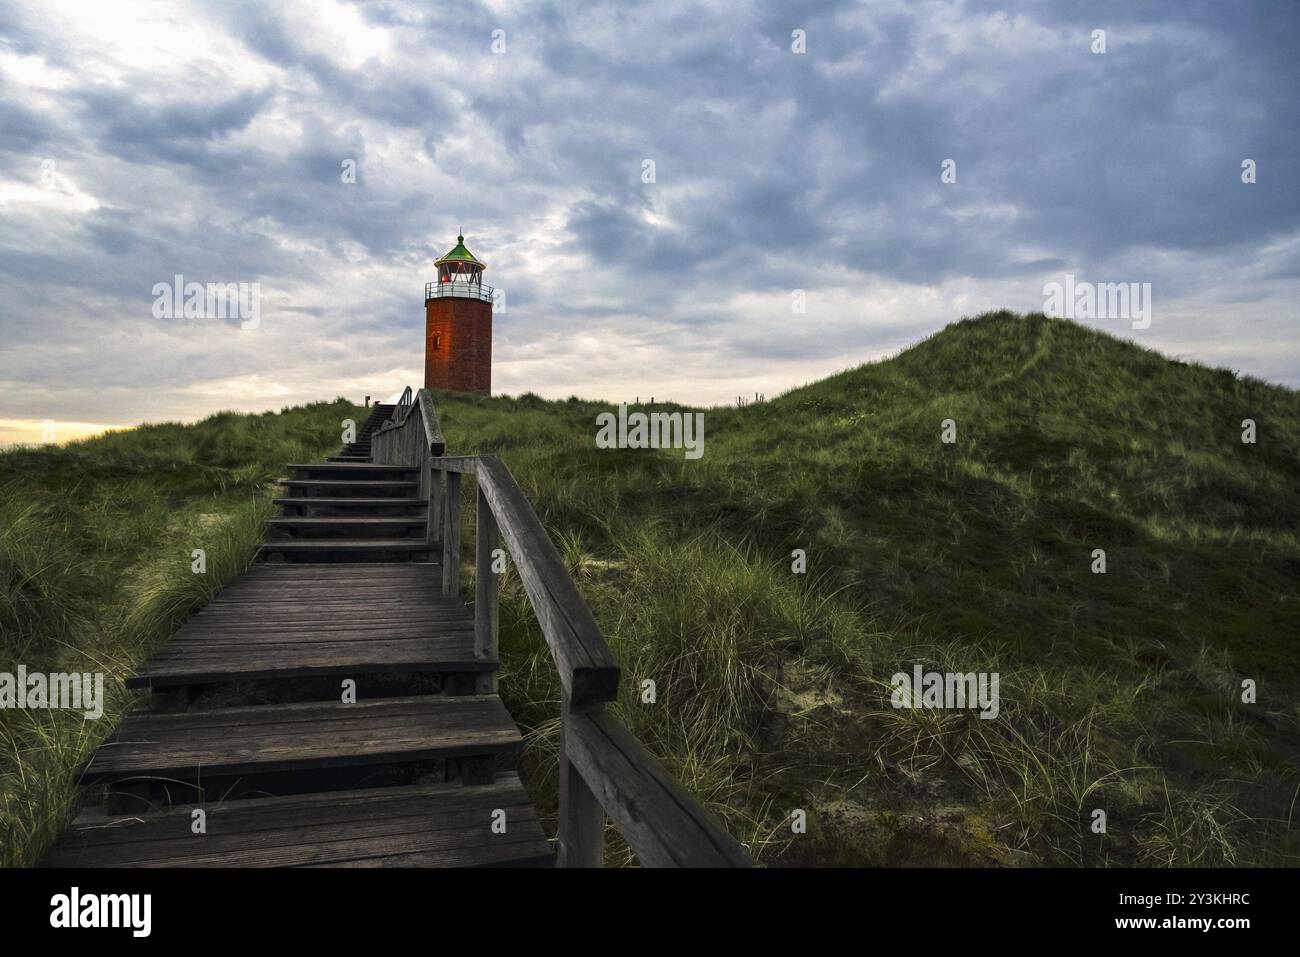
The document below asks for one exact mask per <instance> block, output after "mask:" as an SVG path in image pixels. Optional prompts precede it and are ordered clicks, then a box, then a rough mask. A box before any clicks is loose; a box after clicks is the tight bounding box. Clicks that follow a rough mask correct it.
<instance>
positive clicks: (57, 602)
mask: <svg viewBox="0 0 1300 957" xmlns="http://www.w3.org/2000/svg"><path fill="white" fill-rule="evenodd" d="M437 406H438V411H439V415H440V417H441V419H442V423H443V427H444V430H445V431H446V434H447V440H448V449H449V452H451V453H455V454H470V453H474V452H494V453H497V454H499V455H501V456H502V458H503V459H504V460H505V461H506V463H507V464H508V465H509V467H510V468H511V470H512V471H513V473H514V474H515V476H516V478H517V479H518V480H519V482H520V484H521V485H522V486H523V488H524V491H525V493H526V494H527V495H528V496H529V498H530V499H531V501H532V502H533V503H534V506H535V508H536V509H537V511H538V514H539V515H540V516H541V517H542V520H543V521H544V523H545V524H546V525H547V527H548V528H549V529H550V531H551V534H552V537H553V538H554V539H555V540H556V542H557V544H558V545H559V546H560V549H561V552H562V554H563V555H564V556H565V558H566V561H567V562H568V564H569V565H570V568H571V570H572V571H573V574H574V576H575V579H576V580H577V581H578V584H579V587H580V588H581V590H582V591H583V594H584V595H585V596H586V597H587V600H588V601H589V603H590V604H591V606H592V609H593V611H594V613H595V615H596V618H597V620H598V621H599V622H600V624H601V625H602V627H603V628H604V630H605V631H606V633H607V635H608V636H609V639H610V643H611V645H612V647H613V648H614V650H615V653H616V654H617V655H618V656H619V658H620V660H621V661H622V662H623V664H624V667H625V679H624V691H623V697H622V700H621V701H620V702H619V705H618V710H619V712H620V714H621V716H622V718H623V719H624V720H625V721H626V722H627V723H628V724H629V726H630V727H632V729H633V730H634V731H635V732H636V733H637V734H638V735H639V736H640V737H641V738H642V740H643V741H645V742H646V743H647V744H648V745H649V746H650V747H651V748H652V749H653V750H655V751H656V752H657V753H658V754H660V755H661V757H663V759H664V760H665V763H667V764H668V766H669V767H670V768H671V769H672V770H673V771H674V772H675V773H677V774H678V775H679V776H680V777H681V779H682V780H683V781H685V782H686V783H687V784H688V786H689V787H691V788H692V789H693V790H695V792H696V793H697V794H699V795H700V796H701V797H702V798H703V799H704V800H706V801H708V802H709V803H710V805H711V806H712V807H713V808H714V809H715V810H717V811H718V813H719V814H720V815H722V816H723V817H724V818H725V819H726V820H727V822H728V825H729V826H730V827H731V828H732V830H733V832H734V833H736V834H738V835H739V836H740V837H742V839H744V840H747V841H749V842H751V845H752V846H753V847H754V849H755V850H756V852H757V853H758V854H759V855H760V860H762V861H764V862H766V863H771V864H888V865H895V864H925V863H941V864H989V863H1001V864H1035V863H1053V864H1082V865H1097V864H1156V865H1167V864H1169V865H1187V864H1220V863H1222V864H1277V863H1296V862H1298V861H1300V821H1297V820H1296V817H1295V811H1296V807H1297V803H1298V801H1297V798H1298V795H1300V770H1297V769H1300V735H1298V732H1300V705H1298V704H1297V703H1296V702H1297V701H1300V698H1298V697H1297V695H1296V692H1297V690H1300V689H1298V688H1297V685H1298V684H1300V678H1298V677H1297V674H1298V672H1297V668H1296V664H1297V662H1298V660H1300V650H1298V649H1297V646H1296V642H1297V636H1298V635H1300V542H1298V541H1297V534H1296V529H1297V517H1300V483H1297V482H1296V476H1297V475H1300V396H1297V394H1296V393H1295V392H1293V391H1290V390H1287V389H1283V388H1280V387H1277V386H1272V385H1268V384H1266V383H1262V382H1259V381H1256V380H1252V379H1249V378H1241V377H1238V376H1236V375H1235V374H1233V373H1231V372H1229V371H1226V370H1214V369H1207V368H1204V367H1200V366H1196V365H1187V364H1183V363H1178V362H1173V361H1170V360H1168V359H1166V358H1163V357H1161V356H1159V355H1157V354H1155V353H1152V352H1148V351H1144V350H1142V349H1140V348H1138V347H1136V346H1134V345H1132V344H1129V343H1125V342H1122V341H1119V340H1116V339H1113V338H1110V337H1107V336H1104V335H1101V334H1099V333H1096V332H1093V331H1090V330H1087V329H1085V328H1082V327H1079V326H1075V325H1073V324H1071V323H1067V322H1064V321H1059V320H1050V319H1046V318H1044V317H1042V316H1025V317H1021V316H1016V315H1012V314H1009V313H997V314H991V315H986V316H981V317H979V318H977V319H973V320H966V321H963V322H960V323H957V324H955V325H953V326H950V327H949V328H947V329H945V330H944V331H943V332H941V333H939V334H938V335H936V336H934V337H932V338H930V339H928V340H926V341H924V342H922V343H920V344H918V345H917V346H915V347H913V348H911V349H909V350H907V351H905V352H903V353H902V354H900V355H899V356H897V357H895V358H893V359H891V360H888V361H885V362H880V363H874V364H870V365H865V366H861V367H859V368H856V369H852V370H850V371H847V372H844V373H841V374H840V375H837V376H834V377H832V378H830V379H826V380H824V381H821V382H818V383H815V384H813V385H810V386H807V387H805V388H801V389H796V390H794V391H792V392H789V393H787V394H785V395H783V396H781V397H779V398H777V399H774V400H772V401H768V402H765V403H761V404H755V405H751V406H746V407H743V408H724V409H711V410H706V411H705V425H706V430H705V454H704V456H703V457H702V458H700V459H698V460H694V461H692V460H686V459H685V458H684V456H683V455H682V453H681V452H680V451H676V452H674V451H671V450H660V451H648V450H647V451H639V450H602V449H597V448H596V447H595V444H594V436H595V432H596V421H595V417H596V415H597V413H598V412H602V411H606V410H608V408H609V406H608V404H606V403H597V402H587V401H580V400H577V399H570V400H568V401H562V402H546V401H543V400H541V399H538V398H536V397H534V396H522V397H517V398H511V397H497V398H490V399H489V398H475V397H466V396H453V395H445V396H440V397H439V398H438V401H437ZM656 408H657V409H660V410H663V409H665V408H666V407H664V406H658V407H656ZM349 414H351V415H353V416H354V417H357V416H359V415H360V410H357V409H356V408H355V407H352V406H348V405H347V404H346V403H344V402H342V401H341V400H340V401H339V402H336V403H333V404H320V405H317V406H312V407H308V408H306V409H297V410H287V411H286V412H285V413H283V414H281V415H267V416H254V417H239V416H229V415H222V416H217V417H214V418H213V419H209V420H206V421H205V422H203V423H199V424H198V425H195V426H190V427H181V426H160V427H147V428H142V429H139V430H135V431H132V432H128V433H123V434H120V435H115V436H109V437H105V438H102V439H96V440H91V441H89V442H85V443H79V444H78V445H74V446H70V447H68V448H65V449H42V450H32V451H19V452H11V453H6V454H3V455H0V486H4V490H5V493H6V494H4V497H3V501H4V503H5V504H4V505H3V508H4V509H5V513H4V515H3V516H0V536H2V537H0V588H2V589H3V593H2V594H0V616H7V617H0V625H2V626H3V630H4V634H5V636H6V638H5V644H4V654H5V657H6V659H7V660H20V659H19V658H16V657H13V656H14V655H16V654H18V653H19V652H21V653H22V654H24V655H26V657H23V658H21V660H24V661H26V662H27V663H28V664H29V666H32V667H35V664H34V662H36V661H44V660H51V661H53V660H61V659H60V658H59V656H60V655H72V656H74V657H75V656H77V655H89V654H92V653H93V654H95V655H97V656H98V658H99V659H103V658H104V657H105V656H108V657H110V658H111V659H112V662H113V673H115V674H121V673H124V672H125V671H126V670H129V666H130V663H131V662H132V661H133V660H136V659H137V657H138V656H139V655H141V654H142V653H143V649H144V648H146V647H148V646H149V645H150V643H151V642H156V641H157V640H159V638H160V637H162V636H165V634H166V633H167V631H168V629H169V628H170V626H171V624H172V623H173V622H174V621H175V620H176V618H177V617H178V616H180V615H183V614H185V613H187V612H188V611H189V610H190V609H191V608H193V607H196V606H197V605H198V604H199V603H201V602H202V601H203V600H204V594H203V593H202V592H201V591H198V592H196V591H195V589H196V588H198V587H199V586H196V585H194V584H193V582H192V579H193V578H194V576H190V575H188V574H181V572H182V571H183V572H186V573H187V572H188V555H189V548H190V547H199V546H197V545H193V546H192V545H191V543H192V542H193V541H194V540H195V537H196V536H195V530H196V529H202V528H208V529H215V528H221V529H225V530H227V531H226V533H225V534H226V538H225V539H224V545H221V546H219V547H218V551H220V552H222V553H223V554H228V555H229V556H230V558H229V560H228V561H227V562H226V565H225V570H224V571H222V572H221V573H220V574H219V575H216V576H209V580H208V581H207V582H206V584H204V585H203V586H202V588H207V589H211V588H212V587H214V586H215V585H216V584H217V583H218V582H219V581H220V580H221V576H222V575H227V576H228V575H229V574H233V573H234V572H235V571H237V569H238V567H239V566H240V564H241V562H242V561H244V560H246V558H247V554H248V553H249V552H250V551H251V547H252V542H253V541H255V539H256V525H257V521H258V520H259V519H260V516H261V515H262V514H265V509H266V501H267V496H268V490H267V488H266V486H265V483H266V482H267V481H269V479H270V478H273V477H274V474H276V472H277V470H278V468H279V466H281V465H282V464H283V463H285V462H288V461H293V460H300V461H301V460H304V459H305V460H308V461H310V460H311V458H313V457H318V456H319V455H320V454H322V453H323V452H324V450H325V449H326V448H328V447H329V446H331V445H334V444H336V439H337V434H338V430H339V420H340V419H341V418H343V417H345V416H346V415H349ZM1246 418H1251V419H1254V420H1255V422H1256V423H1257V428H1258V441H1257V442H1256V443H1255V444H1253V445H1248V444H1243V443H1242V441H1241V433H1242V426H1241V423H1242V420H1243V419H1246ZM945 419H952V420H953V421H954V422H955V425H956V430H957V441H956V442H955V444H951V445H949V444H944V443H942V442H941V441H940V428H941V423H942V422H943V421H944V420H945ZM159 430H161V431H159ZM70 493H71V494H70ZM74 502H79V503H81V504H71V503H74ZM139 502H143V503H144V506H143V507H139V506H138V505H137V504H136V503H139ZM204 516H208V518H204ZM212 516H217V517H216V518H213V517H212ZM205 523H206V524H205ZM14 529H18V530H19V531H18V532H15V531H13V530H14ZM24 530H25V531H24ZM466 539H467V540H468V541H472V540H473V539H472V535H471V534H468V531H467V535H466ZM1098 548H1101V549H1104V550H1105V552H1106V564H1107V568H1106V573H1105V574H1094V573H1093V572H1092V570H1091V569H1092V565H1093V561H1094V559H1093V550H1094V549H1098ZM795 549H803V550H804V551H805V552H806V554H807V561H808V570H807V573H806V574H795V573H794V572H793V571H792V568H791V565H792V561H791V553H792V551H793V550H795ZM211 561H212V558H211V555H210V557H209V562H210V563H211ZM169 563H170V564H169ZM15 569H18V571H17V572H15ZM31 570H37V571H36V572H32V571H31ZM29 572H30V573H29ZM15 582H18V583H19V584H15ZM32 582H36V583H37V587H36V591H35V597H32V594H29V593H30V592H31V591H32V587H33V586H32ZM470 588H471V589H472V583H470ZM468 594H470V595H472V590H471V591H469V592H468ZM140 595H145V596H154V597H153V598H151V599H150V600H149V601H145V602H142V600H141V598H140ZM139 608H146V609H152V610H149V611H147V612H146V613H141V612H139V611H136V612H135V613H134V614H132V609H139ZM142 622H143V624H142ZM501 622H502V654H503V659H504V669H503V672H502V692H503V694H504V695H505V696H506V698H507V701H508V703H509V705H510V707H511V710H512V712H513V713H514V715H515V717H516V720H517V721H519V723H520V724H521V726H522V727H524V728H525V730H526V731H527V732H528V735H529V742H530V745H531V746H530V748H529V751H528V755H527V762H526V766H525V768H524V771H525V773H526V776H527V778H528V781H529V785H530V788H531V789H532V790H533V792H534V794H535V796H537V797H538V799H539V800H540V801H541V803H542V804H543V805H544V806H545V805H547V804H548V803H549V804H551V805H552V806H553V800H554V798H553V795H554V773H555V761H554V755H555V745H556V740H555V735H556V730H557V724H556V716H557V708H558V699H559V694H558V683H557V681H556V678H555V676H554V669H553V666H552V665H551V663H550V659H549V654H548V652H547V651H546V648H545V645H544V643H543V641H542V638H541V636H540V632H539V631H538V629H537V627H536V624H535V623H534V622H533V621H532V617H531V612H530V611H529V609H528V605H527V600H526V598H524V596H523V593H522V590H521V589H520V587H519V585H518V582H517V580H515V579H512V578H511V577H510V576H507V578H506V580H505V582H504V583H503V594H502V607H501ZM11 634H12V635H17V636H19V639H18V640H17V641H11V640H10V637H9V636H10V635H11ZM88 636H93V637H88ZM87 648H89V649H90V650H87ZM15 649H17V650H15ZM41 655H45V656H47V657H46V658H42V657H40V656H41ZM916 663H919V664H922V665H924V666H925V667H926V668H927V669H930V670H940V671H960V672H970V671H992V672H998V673H999V674H1000V677H1001V697H1002V703H1001V711H1000V714H999V717H998V719H997V720H993V721H984V720H980V719H979V718H977V717H975V716H974V714H973V713H970V712H957V711H925V710H916V711H912V710H899V709H894V708H893V707H891V706H890V695H889V692H890V688H889V684H888V682H889V678H890V676H891V675H892V674H894V673H895V672H898V671H910V670H911V667H912V665H913V664H916ZM4 667H5V663H4V662H0V670H3V668H4ZM50 667H53V666H52V665H51V666H50ZM1243 679H1251V680H1253V681H1255V682H1256V685H1257V687H1258V701H1257V702H1256V703H1254V704H1246V703H1243V702H1242V700H1241V690H1242V689H1241V683H1242V680H1243ZM645 680H652V681H654V683H655V688H656V692H657V697H656V700H655V702H654V703H645V702H643V700H642V695H641V690H642V682H643V681H645ZM119 697H120V696H119ZM0 720H3V721H4V722H5V724H4V725H3V730H4V733H5V734H6V741H7V742H9V744H8V746H7V750H8V752H9V756H8V762H7V764H6V766H5V767H4V768H0V774H3V775H4V776H3V777H2V778H0V785H2V786H3V787H4V800H5V804H4V808H5V815H6V821H7V823H6V835H5V841H4V844H3V846H5V847H6V848H8V847H9V846H10V845H11V843H14V846H19V845H18V843H16V842H15V841H14V838H12V837H11V836H10V835H12V834H14V833H18V832H20V833H21V835H22V836H23V841H24V842H25V843H23V844H22V846H24V847H28V848H32V847H37V846H38V845H39V843H40V841H41V840H42V839H43V838H42V835H45V834H46V833H48V832H49V830H50V829H51V828H52V827H54V826H56V824H57V817H58V815H59V814H60V813H62V811H63V807H62V805H61V804H60V801H64V802H66V798H67V784H68V777H69V775H68V772H67V769H68V768H69V767H71V765H72V763H74V762H73V761H72V756H74V755H75V754H77V753H80V752H84V749H85V748H86V747H87V746H88V745H87V741H86V740H83V738H84V737H85V735H83V736H82V738H78V737H76V735H75V734H74V733H73V732H72V731H70V730H68V728H63V729H61V730H60V729H55V730H53V731H50V730H48V729H40V728H37V729H35V730H34V729H33V728H32V727H26V726H25V727H22V728H17V729H15V728H14V726H13V725H14V718H13V716H12V715H0ZM43 720H45V721H47V722H48V721H50V720H51V719H49V718H48V716H47V717H46V718H45V719H43ZM36 723H37V724H39V722H36ZM78 733H79V732H78ZM97 733H102V732H97ZM43 735H44V737H42V736H43ZM51 737H52V738H53V739H55V740H56V741H57V742H60V743H59V745H58V747H50V746H46V745H43V744H42V742H43V741H46V740H48V739H50V738H51ZM33 742H35V743H36V746H35V747H33ZM90 743H92V744H93V742H90ZM49 753H56V754H57V755H59V756H60V757H59V758H58V759H57V760H53V759H51V758H49V757H41V756H42V755H48V754H49ZM43 761H44V762H46V763H44V764H42V763H41V762H43ZM51 762H52V766H54V767H55V768H56V769H57V770H58V774H52V773H49V772H48V768H49V767H50V766H51ZM51 781H53V782H55V783H54V784H50V783H49V782H51ZM796 808H799V809H803V810H805V811H806V812H807V818H808V831H807V833H806V834H802V835H793V834H791V831H790V827H789V823H788V815H789V813H790V812H791V811H792V810H794V809H796ZM1098 808H1100V809H1103V810H1105V811H1106V814H1107V833H1106V834H1104V835H1098V834H1094V833H1092V832H1091V831H1090V829H1089V824H1090V822H1091V821H1092V813H1093V811H1094V809H1098ZM51 822H53V823H51ZM30 853H31V852H30V851H29V854H30ZM623 853H624V852H622V851H621V849H620V848H619V847H618V845H617V842H616V841H615V840H613V839H611V842H610V857H611V860H618V859H620V857H621V855H622V854H623ZM6 857H8V858H9V859H11V860H13V859H21V857H22V855H21V854H20V855H16V856H15V855H13V854H11V853H9V852H8V851H7V852H6Z"/></svg>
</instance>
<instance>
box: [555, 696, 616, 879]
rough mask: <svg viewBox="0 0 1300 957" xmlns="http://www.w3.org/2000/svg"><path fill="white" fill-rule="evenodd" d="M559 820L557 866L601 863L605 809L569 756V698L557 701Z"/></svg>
mask: <svg viewBox="0 0 1300 957" xmlns="http://www.w3.org/2000/svg"><path fill="white" fill-rule="evenodd" d="M560 709H561V714H560V823H559V834H558V835H557V836H556V842H555V854H556V863H557V864H558V865H559V866H560V867H602V866H603V865H604V862H605V812H604V810H603V809H602V808H601V806H600V802H599V801H598V800H597V799H596V795H595V794H594V793H593V792H592V790H591V788H590V787H588V786H587V782H586V781H584V780H583V779H582V775H581V774H580V773H579V772H578V769H577V768H576V767H575V766H574V764H573V762H572V761H571V760H570V758H569V747H568V745H567V744H566V741H567V739H568V737H569V727H570V724H569V722H570V718H571V716H572V711H571V709H570V706H569V702H568V701H567V700H566V701H563V702H561V705H560Z"/></svg>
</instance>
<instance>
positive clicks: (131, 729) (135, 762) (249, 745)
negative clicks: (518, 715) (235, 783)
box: [82, 695, 521, 782]
mask: <svg viewBox="0 0 1300 957" xmlns="http://www.w3.org/2000/svg"><path fill="white" fill-rule="evenodd" d="M520 744H521V738H520V735H519V729H518V728H516V727H515V725H514V722H513V721H512V720H511V719H510V715H509V713H508V712H507V711H506V710H505V706H504V705H503V704H502V703H501V699H500V698H497V697H496V696H493V695H465V696H460V697H439V696H433V695H420V696H415V697H409V698H384V699H378V700H372V701H361V702H358V703H357V704H352V705H345V704H338V703H329V704H321V703H317V702H312V703H308V704H288V705H258V706H253V707H241V708H220V709H214V710H211V711H197V712H186V713H182V714H132V715H129V716H128V717H127V718H125V719H124V720H123V722H122V724H121V725H120V726H119V727H118V729H117V731H116V732H114V733H113V735H111V736H110V738H109V739H108V741H107V742H105V744H104V745H103V746H102V747H100V748H99V750H98V751H96V752H95V754H94V756H93V757H92V758H91V760H90V761H89V762H88V766H87V767H86V768H85V769H84V770H83V772H82V780H83V781H85V782H93V781H98V780H119V779H121V778H126V777H140V776H144V777H164V778H165V777H172V778H177V779H182V780H184V779H187V778H190V777H194V776H195V775H196V774H197V773H198V772H199V770H200V769H201V772H202V774H203V775H204V776H207V777H212V776H216V775H236V774H256V773H269V772H273V771H296V770H308V769H318V768H327V767H337V768H343V767H356V766H364V765H378V764H392V763H401V762H410V761H421V760H431V759H434V758H445V757H459V756H471V755H486V754H497V753H503V752H509V751H514V750H517V749H518V748H519V746H520Z"/></svg>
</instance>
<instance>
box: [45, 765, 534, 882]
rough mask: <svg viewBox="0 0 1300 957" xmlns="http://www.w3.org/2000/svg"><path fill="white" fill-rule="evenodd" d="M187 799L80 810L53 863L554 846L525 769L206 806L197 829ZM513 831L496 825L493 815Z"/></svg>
mask: <svg viewBox="0 0 1300 957" xmlns="http://www.w3.org/2000/svg"><path fill="white" fill-rule="evenodd" d="M195 807H198V805H182V806H177V807H173V808H170V809H167V810H164V811H158V812H153V813H148V814H143V815H139V816H130V817H112V816H108V815H103V814H99V813H95V812H86V813H83V814H82V815H81V816H79V817H78V818H77V819H76V821H74V822H73V824H72V826H71V827H70V828H69V829H68V831H67V832H66V833H65V834H64V835H63V837H62V838H61V839H60V840H59V842H58V843H57V844H55V846H54V847H53V849H52V850H51V851H50V853H49V854H48V855H47V856H46V858H45V860H44V861H43V862H42V864H43V866H45V867H481V866H502V865H504V866H539V865H540V866H549V865H550V864H551V863H553V859H552V853H551V847H550V844H549V842H548V841H547V840H546V836H545V835H544V834H543V833H542V829H541V825H540V824H539V823H538V820H537V814H536V812H534V811H533V809H532V806H531V805H530V803H529V800H528V794H527V792H526V791H525V790H524V788H523V786H522V785H521V784H520V782H519V778H518V776H517V775H515V774H513V773H511V774H502V775H500V776H499V777H498V780H497V781H496V782H495V783H493V784H485V785H474V786H468V787H456V786H448V785H437V784H434V785H406V786H402V787H391V788H374V789H364V790H358V791H336V792H333V793H327V794H303V795H295V796H293V797H271V798H252V799H249V800H242V801H226V802H222V803H212V804H208V805H207V806H206V807H205V813H206V824H207V833H206V834H194V833H193V832H192V827H193V811H194V808H195ZM497 811H502V812H504V814H505V818H504V820H505V833H504V834H499V833H494V832H493V828H492V823H493V820H494V814H496V812H497Z"/></svg>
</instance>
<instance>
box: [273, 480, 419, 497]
mask: <svg viewBox="0 0 1300 957" xmlns="http://www.w3.org/2000/svg"><path fill="white" fill-rule="evenodd" d="M276 484H277V485H283V486H284V487H285V488H289V489H295V490H300V491H302V492H304V493H306V494H308V495H311V494H319V495H331V494H338V495H353V494H354V493H355V495H362V496H364V495H365V494H366V493H367V492H392V493H393V494H394V495H401V494H402V493H406V492H414V491H416V490H417V489H418V488H419V487H420V483H419V482H410V481H393V480H387V479H363V478H355V479H290V478H282V479H278V480H277V482H276Z"/></svg>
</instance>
